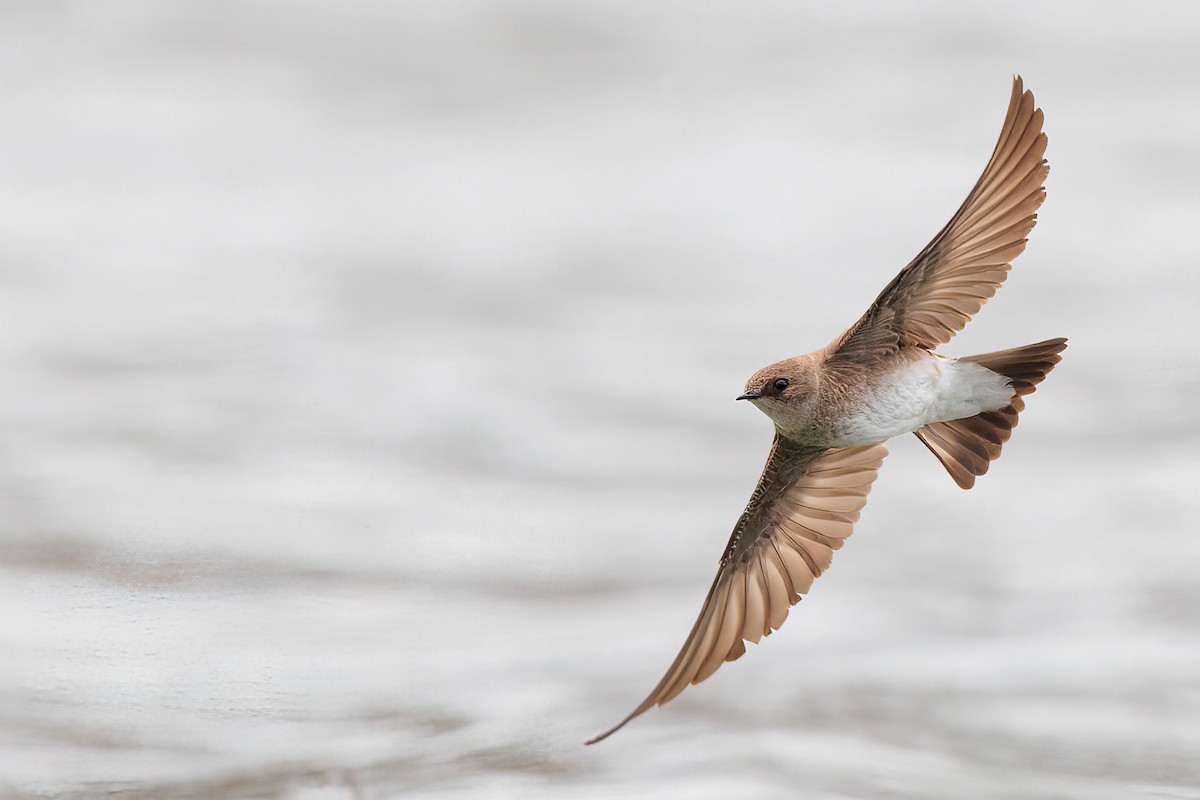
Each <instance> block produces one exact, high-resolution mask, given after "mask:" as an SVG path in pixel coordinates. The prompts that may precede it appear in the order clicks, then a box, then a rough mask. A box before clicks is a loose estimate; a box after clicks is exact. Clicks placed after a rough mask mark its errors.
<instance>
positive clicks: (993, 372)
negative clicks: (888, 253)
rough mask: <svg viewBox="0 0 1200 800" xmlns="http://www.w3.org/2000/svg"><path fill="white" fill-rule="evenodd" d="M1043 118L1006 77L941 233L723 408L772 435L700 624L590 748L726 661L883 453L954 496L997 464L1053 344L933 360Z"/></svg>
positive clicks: (1023, 220)
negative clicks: (900, 454)
mask: <svg viewBox="0 0 1200 800" xmlns="http://www.w3.org/2000/svg"><path fill="white" fill-rule="evenodd" d="M1043 121H1044V116H1043V113H1042V110H1041V109H1040V108H1037V107H1036V104H1035V101H1034V98H1033V93H1032V92H1030V91H1028V90H1026V89H1025V88H1024V82H1023V80H1022V78H1021V76H1020V75H1015V76H1014V77H1013V83H1012V95H1011V98H1010V100H1009V104H1008V111H1007V113H1006V115H1005V118H1004V123H1003V126H1002V127H1001V131H1000V137H999V140H998V141H997V143H996V146H995V149H994V150H993V151H992V156H991V158H990V159H989V160H988V163H987V166H986V167H985V168H984V170H983V173H982V175H981V176H980V177H979V180H978V181H977V182H976V183H975V186H974V187H973V188H972V189H971V191H970V193H969V194H968V195H967V198H966V200H965V201H964V202H963V203H962V205H961V206H960V207H959V209H958V211H957V212H955V214H954V216H953V217H951V218H950V221H949V222H948V223H947V224H946V226H945V227H943V228H942V229H941V230H940V231H939V232H938V234H937V235H936V236H934V237H933V239H932V241H930V242H929V244H928V245H926V246H925V248H924V249H923V250H922V251H921V252H920V253H919V254H918V255H917V257H916V258H914V259H913V260H912V261H911V262H910V263H909V264H908V265H907V266H905V267H904V269H902V270H900V272H899V273H898V274H897V275H896V277H895V278H893V279H892V281H891V282H890V283H888V284H887V286H885V287H884V289H883V291H882V292H880V294H879V296H878V297H877V298H876V299H875V301H874V302H873V303H872V304H871V306H870V307H869V308H868V309H867V311H866V313H865V314H863V316H862V317H861V318H860V319H859V320H858V321H857V322H855V323H854V324H853V325H851V326H850V327H849V328H848V329H847V330H846V331H845V332H843V333H842V334H841V335H839V336H838V337H837V338H835V339H834V340H833V341H832V342H830V343H829V344H828V345H826V346H825V347H822V348H821V349H819V350H816V351H815V352H812V353H809V354H807V355H802V356H797V357H795V358H789V359H786V360H784V361H780V362H778V363H775V364H771V365H770V366H768V367H764V368H763V369H760V370H759V371H758V372H755V373H754V374H753V375H752V376H751V377H750V379H749V380H748V381H747V382H746V385H745V390H744V391H743V393H742V394H741V395H740V396H739V397H738V398H737V399H738V400H745V401H747V402H749V403H751V404H752V405H754V406H755V407H757V408H758V409H759V410H760V411H762V412H763V413H765V414H766V415H767V416H768V417H770V419H771V420H772V422H774V423H775V438H774V441H773V442H772V445H771V450H770V454H769V456H768V458H767V463H766V466H765V467H764V468H763V472H762V476H761V477H760V478H759V481H758V484H757V486H756V487H755V489H754V491H753V493H752V494H751V496H750V500H749V502H748V504H747V505H746V509H745V511H743V512H742V515H741V517H740V518H739V519H738V521H737V523H736V524H735V525H734V528H733V533H732V535H731V536H730V538H729V543H728V544H727V545H726V547H725V550H724V552H723V553H722V555H721V558H720V561H719V563H718V567H717V575H716V578H715V579H714V581H713V584H712V587H711V588H710V589H709V592H708V595H707V597H706V598H705V600H704V604H703V605H702V606H701V609H700V615H699V617H698V618H697V620H696V623H695V625H694V626H693V627H692V630H691V633H690V634H688V637H687V639H686V641H685V642H684V644H683V647H682V649H681V650H680V651H679V655H678V656H677V657H676V658H675V661H674V663H672V664H671V666H670V668H669V669H668V670H667V672H666V674H665V675H664V676H663V678H662V680H661V681H659V683H658V685H657V686H655V687H654V690H653V691H652V692H650V694H649V695H648V696H647V697H646V699H645V700H643V701H642V703H641V704H640V705H638V706H637V708H635V709H634V710H633V711H632V712H631V713H630V714H629V715H628V716H626V717H625V718H624V719H622V720H621V721H620V722H619V723H617V724H616V725H615V726H613V727H612V728H610V729H609V730H607V731H605V732H604V733H602V734H600V735H598V736H596V737H594V738H592V739H590V740H588V741H587V742H586V743H587V744H595V743H596V742H599V741H601V740H603V739H605V738H607V737H609V736H611V735H612V734H613V733H615V732H616V731H618V730H620V729H621V728H622V727H624V726H625V725H626V724H627V723H628V722H629V721H630V720H632V719H634V718H635V717H638V716H640V715H641V714H643V713H645V712H646V711H648V710H650V709H651V708H654V707H655V706H660V705H662V704H664V703H666V702H668V701H670V700H672V699H673V698H675V697H676V696H677V695H678V694H679V693H680V692H682V691H683V690H684V689H685V688H686V687H687V686H688V685H689V684H696V683H700V682H701V681H703V680H705V679H707V678H708V677H709V676H711V675H712V674H713V673H714V672H716V670H717V669H718V668H719V667H720V666H721V665H722V664H723V663H725V662H727V661H733V660H735V659H737V658H740V657H741V656H742V655H743V654H744V653H745V652H746V645H745V643H746V642H753V643H758V642H759V641H760V640H761V639H762V638H763V637H764V636H768V635H770V633H771V632H772V631H774V630H777V629H778V628H779V627H780V626H781V625H782V624H783V622H784V620H785V618H786V617H787V615H788V611H789V609H790V608H791V606H793V605H794V604H795V603H797V602H798V601H799V600H800V598H801V597H802V596H803V595H805V594H807V593H808V591H809V589H810V588H811V587H812V585H813V581H814V580H815V579H816V578H817V577H819V576H820V575H821V574H822V573H823V572H825V570H826V569H828V568H829V566H830V563H831V562H832V558H833V552H834V551H835V550H838V549H840V548H841V547H842V545H843V544H844V542H845V541H846V539H847V537H849V536H850V534H851V532H852V531H853V527H854V523H855V522H857V521H858V518H859V514H860V512H861V511H862V509H863V507H864V506H865V505H866V501H867V493H868V492H869V491H870V489H871V485H872V483H873V482H874V481H875V477H876V474H877V472H878V470H879V468H880V466H881V465H882V464H883V459H884V457H885V456H886V455H887V449H886V448H885V446H884V442H886V441H887V440H888V439H891V438H893V437H895V436H900V435H902V434H906V433H910V432H911V433H914V434H915V435H916V437H917V438H918V439H919V440H920V441H921V442H922V443H923V444H924V445H925V446H926V447H927V448H929V450H930V451H932V452H933V454H934V455H935V456H936V457H937V458H938V460H939V461H940V462H941V463H942V465H943V466H944V467H945V469H946V471H947V472H949V473H950V476H951V477H952V478H953V479H954V481H955V482H956V483H957V484H958V486H960V487H961V488H963V489H970V488H971V487H972V486H973V485H974V484H975V479H976V478H977V477H979V476H981V475H983V474H984V473H986V472H987V471H988V466H989V465H990V464H991V462H992V461H994V460H996V459H997V458H998V457H999V456H1000V451H1001V448H1003V446H1004V444H1005V443H1006V442H1007V441H1008V440H1009V437H1010V436H1011V434H1012V430H1013V428H1014V427H1015V426H1016V424H1017V419H1018V415H1019V414H1020V413H1021V412H1022V411H1023V410H1024V409H1025V399H1024V398H1025V397H1026V396H1027V395H1029V394H1031V393H1032V392H1033V391H1034V389H1035V388H1036V387H1037V386H1038V384H1039V383H1041V381H1042V380H1043V379H1044V378H1045V377H1046V375H1047V374H1048V373H1049V372H1050V371H1051V370H1052V369H1053V368H1054V367H1055V365H1057V364H1058V363H1059V361H1060V360H1061V358H1062V357H1061V355H1060V353H1062V351H1063V350H1064V349H1066V345H1067V340H1066V339H1065V338H1056V339H1048V340H1046V341H1043V342H1038V343H1036V344H1031V345H1026V346H1024V347H1016V348H1012V349H1009V350H1001V351H998V352H992V353H985V354H983V355H975V356H968V357H965V358H949V357H946V356H944V355H942V354H940V353H936V352H934V351H935V350H936V348H938V347H939V346H940V345H944V344H946V343H947V342H949V341H950V339H951V337H953V336H954V334H956V333H958V332H959V331H960V330H962V329H963V327H964V326H965V325H966V323H967V322H968V321H970V319H971V318H972V316H974V314H975V313H976V312H977V311H979V309H980V308H981V307H982V306H983V304H984V303H986V302H987V301H988V300H989V299H990V298H991V297H992V296H993V295H994V294H995V292H996V290H997V289H998V288H999V287H1000V285H1001V284H1002V283H1003V282H1004V279H1005V278H1006V277H1007V275H1008V271H1009V269H1010V268H1011V262H1012V260H1013V259H1014V258H1016V257H1017V256H1018V255H1019V254H1020V253H1021V252H1022V251H1024V249H1025V246H1026V243H1027V241H1028V239H1027V236H1028V234H1029V232H1030V231H1031V230H1032V229H1033V227H1034V225H1035V224H1036V222H1037V211H1038V208H1039V207H1040V206H1041V205H1042V201H1043V200H1044V199H1045V196H1046V192H1045V186H1044V184H1045V180H1046V176H1047V174H1048V173H1049V164H1048V162H1047V161H1046V160H1045V158H1044V155H1045V151H1046V134H1045V133H1044V132H1043V131H1042V125H1043Z"/></svg>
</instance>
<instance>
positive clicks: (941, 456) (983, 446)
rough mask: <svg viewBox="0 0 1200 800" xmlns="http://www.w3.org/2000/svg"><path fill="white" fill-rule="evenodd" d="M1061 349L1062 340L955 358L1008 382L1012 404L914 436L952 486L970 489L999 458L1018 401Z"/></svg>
mask: <svg viewBox="0 0 1200 800" xmlns="http://www.w3.org/2000/svg"><path fill="white" fill-rule="evenodd" d="M1066 349H1067V340H1066V339H1048V340H1046V341H1044V342H1038V343H1037V344H1028V345H1025V346H1024V347H1014V348H1013V349H1011V350H1000V351H998V352H995V353H984V354H983V355H981V356H968V357H967V358H962V359H959V360H960V361H970V362H974V363H976V364H979V365H980V366H984V367H987V368H988V369H990V370H992V371H993V372H998V373H1000V374H1001V375H1003V376H1005V377H1006V378H1008V379H1009V380H1011V381H1012V388H1013V397H1012V401H1011V402H1010V403H1009V404H1008V405H1007V406H1005V407H1004V408H1002V409H1000V410H999V411H986V412H984V413H982V414H977V415H976V416H974V417H967V418H965V419H956V420H954V421H953V422H935V423H933V424H932V425H926V426H925V427H924V428H920V429H918V430H916V431H913V433H915V434H916V436H917V438H918V439H920V440H921V442H922V443H923V444H924V445H925V446H926V447H928V448H929V449H930V450H931V451H932V452H933V454H934V455H935V456H937V457H938V460H939V461H941V462H942V465H943V466H944V467H945V468H946V471H947V472H949V473H950V477H952V478H954V481H955V483H957V484H958V485H959V486H960V487H962V488H963V489H970V488H971V487H972V486H974V485H975V478H976V477H978V476H979V475H983V474H984V473H985V472H987V471H988V466H989V465H990V464H991V462H993V461H995V460H996V459H997V458H999V457H1000V448H1002V447H1003V446H1004V443H1005V442H1007V441H1008V437H1010V436H1012V429H1013V428H1015V427H1017V415H1018V414H1020V413H1021V412H1022V411H1023V410H1025V401H1024V400H1023V399H1022V398H1023V397H1024V396H1025V395H1027V394H1033V391H1034V389H1036V388H1037V385H1038V384H1039V383H1041V382H1042V379H1043V378H1045V377H1046V375H1048V374H1049V372H1050V370H1052V369H1054V366H1055V365H1056V364H1057V363H1058V362H1059V361H1061V360H1062V356H1060V355H1059V353H1061V352H1062V351H1063V350H1066Z"/></svg>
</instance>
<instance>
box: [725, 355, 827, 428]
mask: <svg viewBox="0 0 1200 800" xmlns="http://www.w3.org/2000/svg"><path fill="white" fill-rule="evenodd" d="M816 389H817V381H816V375H815V374H814V371H813V365H812V364H810V363H809V362H808V360H807V358H806V357H805V356H801V357H800V358H789V359H788V360H786V361H780V362H778V363H775V364H772V365H771V366H769V367H763V368H762V369H760V370H759V371H758V372H756V373H754V374H753V375H751V376H750V380H748V381H746V390H745V392H743V393H742V394H741V395H740V396H739V397H738V398H737V399H738V400H749V401H750V402H751V403H753V404H754V406H755V407H756V408H757V409H758V410H759V411H761V412H763V413H764V414H766V415H767V416H768V417H770V418H771V419H772V420H774V421H775V424H776V425H778V426H779V427H780V428H783V429H785V430H787V429H795V428H798V427H801V425H802V423H804V422H807V417H808V411H809V409H810V406H811V405H812V401H813V400H814V399H815V396H816Z"/></svg>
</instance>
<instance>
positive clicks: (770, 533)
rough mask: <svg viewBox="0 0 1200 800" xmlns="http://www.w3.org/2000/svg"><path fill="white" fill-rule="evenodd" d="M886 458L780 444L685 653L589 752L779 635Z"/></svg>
mask: <svg viewBox="0 0 1200 800" xmlns="http://www.w3.org/2000/svg"><path fill="white" fill-rule="evenodd" d="M886 455H887V450H886V449H884V447H883V445H882V444H873V445H866V446H862V447H849V448H841V449H835V450H822V449H820V448H812V447H804V446H802V445H797V444H795V443H793V442H790V441H788V440H787V439H784V438H782V437H780V436H776V438H775V443H774V446H773V447H772V448H771V455H770V457H769V458H768V459H767V465H766V467H765V468H764V469H763V474H762V477H761V478H760V479H759V482H758V486H757V487H756V488H755V490H754V493H753V495H752V496H751V498H750V503H749V505H747V506H746V510H745V511H744V512H743V513H742V516H741V518H740V519H739V520H738V523H737V525H735V526H734V529H733V534H732V536H730V539H729V544H728V545H727V546H726V548H725V553H724V554H723V555H722V557H721V561H720V564H719V566H718V569H717V577H716V579H715V580H714V581H713V585H712V588H711V589H710V590H709V593H708V597H707V598H705V601H704V605H703V606H702V607H701V609H700V615H699V617H698V618H697V620H696V624H695V625H694V626H693V627H692V631H691V633H690V634H689V635H688V638H687V640H686V641H685V642H684V644H683V647H682V648H681V649H680V651H679V655H678V656H676V657H675V661H674V663H672V664H671V667H670V668H669V669H668V670H667V673H666V675H664V676H663V678H662V680H661V681H659V683H658V685H657V686H656V687H655V688H654V691H652V692H651V693H650V695H649V696H648V697H647V698H646V699H645V700H644V701H642V703H641V705H639V706H638V707H637V708H636V709H634V710H633V712H632V713H631V714H630V715H629V716H627V717H626V718H625V719H623V720H621V722H620V723H618V724H617V725H616V726H615V727H613V728H612V729H610V730H608V731H606V732H605V733H602V734H601V735H599V736H597V737H596V738H595V739H592V740H591V741H589V742H588V744H593V743H595V742H598V741H600V740H601V739H604V738H605V737H607V736H609V735H611V734H612V733H614V732H616V731H617V730H619V729H620V728H621V727H622V726H624V725H625V723H627V722H629V721H630V720H631V719H633V718H634V717H636V716H638V715H640V714H642V713H644V712H646V711H648V710H649V709H651V708H653V707H654V706H656V705H662V704H663V703H666V702H667V701H669V700H671V699H672V698H674V697H676V696H677V695H678V694H679V693H680V692H682V691H683V690H684V689H685V688H686V687H687V686H688V684H690V683H699V682H700V681H702V680H704V679H705V678H708V677H709V676H710V675H712V674H713V673H714V672H716V671H717V669H719V668H720V666H721V664H723V663H725V662H726V661H733V660H734V659H737V658H739V657H740V656H741V655H742V654H743V653H745V652H746V645H745V642H746V641H750V642H755V643H757V642H758V641H760V640H761V639H762V637H763V636H767V635H769V634H770V633H771V631H773V630H778V628H779V627H780V626H781V625H782V624H783V623H784V620H785V619H786V618H787V615H788V610H789V609H790V608H791V607H792V606H793V605H795V604H796V603H797V602H798V601H799V600H800V595H802V594H804V593H806V592H808V590H809V589H810V588H811V587H812V584H813V581H814V580H815V579H816V578H817V577H818V576H819V575H820V574H821V573H822V572H824V571H825V570H826V569H828V568H829V565H830V564H831V563H832V561H833V551H834V550H837V549H838V548H840V547H841V546H842V542H843V541H844V540H845V538H846V537H847V536H849V535H850V533H851V531H852V527H853V523H854V522H855V521H856V520H857V519H858V512H859V510H860V509H862V507H863V506H864V505H865V504H866V502H867V500H866V496H867V492H868V491H869V490H870V488H871V483H872V482H873V481H874V480H875V476H876V474H877V472H878V470H879V467H880V466H881V465H882V464H883V458H884V456H886Z"/></svg>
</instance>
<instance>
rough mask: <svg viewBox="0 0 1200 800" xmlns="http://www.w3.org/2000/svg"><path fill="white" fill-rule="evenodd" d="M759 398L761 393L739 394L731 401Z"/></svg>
mask: <svg viewBox="0 0 1200 800" xmlns="http://www.w3.org/2000/svg"><path fill="white" fill-rule="evenodd" d="M760 397H762V393H761V392H746V393H745V394H739V395H738V396H737V397H735V398H733V399H734V400H757V399H758V398H760Z"/></svg>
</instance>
